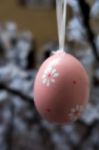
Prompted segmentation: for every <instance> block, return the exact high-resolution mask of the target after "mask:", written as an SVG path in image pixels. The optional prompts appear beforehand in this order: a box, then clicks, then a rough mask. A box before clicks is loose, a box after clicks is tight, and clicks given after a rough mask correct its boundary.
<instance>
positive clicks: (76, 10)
mask: <svg viewBox="0 0 99 150" xmlns="http://www.w3.org/2000/svg"><path fill="white" fill-rule="evenodd" d="M67 3H68V5H69V6H71V7H72V10H73V11H74V13H76V14H77V13H79V12H80V9H79V6H78V1H77V0H67Z"/></svg>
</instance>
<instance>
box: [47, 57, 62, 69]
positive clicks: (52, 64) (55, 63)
mask: <svg viewBox="0 0 99 150" xmlns="http://www.w3.org/2000/svg"><path fill="white" fill-rule="evenodd" d="M60 60H61V59H60V58H55V59H53V60H52V61H51V62H50V63H49V65H48V66H52V67H54V66H56V65H58V64H59V62H60Z"/></svg>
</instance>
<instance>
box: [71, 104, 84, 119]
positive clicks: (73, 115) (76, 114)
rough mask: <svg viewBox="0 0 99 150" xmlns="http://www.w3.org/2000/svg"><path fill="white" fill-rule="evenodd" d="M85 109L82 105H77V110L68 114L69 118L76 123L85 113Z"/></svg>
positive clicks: (72, 110) (73, 109) (74, 109)
mask: <svg viewBox="0 0 99 150" xmlns="http://www.w3.org/2000/svg"><path fill="white" fill-rule="evenodd" d="M83 110H84V107H83V106H82V105H76V106H75V108H72V109H71V110H70V113H69V114H68V116H69V117H70V120H72V121H76V120H77V119H78V118H79V116H80V114H81V113H82V112H83Z"/></svg>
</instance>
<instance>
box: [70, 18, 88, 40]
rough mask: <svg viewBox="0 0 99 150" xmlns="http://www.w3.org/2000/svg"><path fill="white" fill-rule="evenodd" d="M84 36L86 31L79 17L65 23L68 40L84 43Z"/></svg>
mask: <svg viewBox="0 0 99 150" xmlns="http://www.w3.org/2000/svg"><path fill="white" fill-rule="evenodd" d="M86 37H87V36H86V31H85V29H84V27H83V25H82V24H81V20H80V18H77V17H74V18H73V19H72V20H71V21H70V22H69V23H68V25H67V38H68V40H69V41H75V42H80V43H83V42H84V43H85V41H86Z"/></svg>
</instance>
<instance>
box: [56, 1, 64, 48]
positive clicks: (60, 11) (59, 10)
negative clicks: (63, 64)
mask: <svg viewBox="0 0 99 150" xmlns="http://www.w3.org/2000/svg"><path fill="white" fill-rule="evenodd" d="M66 6H67V0H56V14H57V24H58V37H59V50H63V51H64V47H65V28H66V25H65V23H66V10H67V9H66V8H67V7H66Z"/></svg>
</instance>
